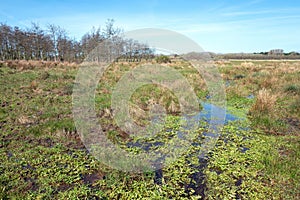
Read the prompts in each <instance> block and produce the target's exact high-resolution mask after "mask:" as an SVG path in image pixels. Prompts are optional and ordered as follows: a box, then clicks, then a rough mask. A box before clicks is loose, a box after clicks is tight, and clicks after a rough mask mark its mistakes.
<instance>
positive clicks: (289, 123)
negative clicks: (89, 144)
mask: <svg viewBox="0 0 300 200" xmlns="http://www.w3.org/2000/svg"><path fill="white" fill-rule="evenodd" d="M150 62H151V63H152V64H155V63H156V61H155V60H152V61H150ZM215 64H216V66H218V68H219V71H220V73H221V76H222V78H223V81H224V84H225V86H226V95H227V96H226V98H227V109H228V112H229V113H232V114H234V115H236V116H238V117H239V118H241V119H242V120H238V121H235V122H231V123H229V124H228V125H226V126H225V127H224V128H223V130H222V133H221V137H220V139H219V141H218V143H217V146H216V148H215V149H214V150H213V151H211V152H210V153H209V156H208V158H206V159H205V161H201V160H200V161H199V160H198V159H197V152H199V149H201V146H191V148H190V149H187V151H186V153H185V154H184V155H182V156H181V157H180V158H179V159H178V160H177V161H176V162H174V163H172V164H171V165H170V166H168V167H165V168H163V170H162V174H163V178H162V179H161V180H157V178H156V177H157V172H147V173H146V172H145V173H144V174H132V173H124V172H120V171H117V170H113V169H110V168H109V167H107V166H105V165H103V164H101V162H99V161H97V160H96V159H95V158H93V157H92V156H91V155H90V154H89V153H88V152H87V151H86V150H85V148H84V145H83V144H82V143H81V140H80V138H79V136H78V134H77V130H76V127H75V126H74V122H73V119H72V96H71V95H72V90H73V82H74V79H75V76H76V73H77V70H78V67H79V66H78V65H77V64H75V63H72V64H66V65H64V64H61V63H53V62H40V61H37V62H32V61H30V62H26V61H19V62H18V63H17V62H15V61H9V62H2V63H0V85H1V87H0V94H1V96H0V103H1V107H0V130H1V136H0V199H11V198H16V199H57V198H59V199H75V198H79V199H141V198H153V199H170V198H173V199H184V198H186V199H191V198H194V199H197V198H200V199H201V197H202V198H204V199H299V198H300V192H299V191H300V180H299V177H300V170H299V166H300V61H270V60H262V61H258V60H257V61H255V60H254V61H245V60H220V61H215ZM137 65H138V63H130V62H122V63H121V62H119V63H113V64H112V65H111V66H110V67H109V68H108V69H107V71H106V72H105V74H104V76H103V77H102V79H101V80H100V82H99V86H98V88H97V93H96V96H95V105H96V108H97V115H98V117H99V120H100V122H101V125H102V127H103V129H104V131H105V132H106V134H107V137H108V138H110V139H111V140H112V141H114V142H115V143H118V144H120V145H123V144H125V143H126V142H128V141H132V140H135V139H137V138H133V139H132V138H130V137H129V136H128V135H127V134H126V133H124V132H122V131H121V130H120V129H119V128H118V127H117V126H116V124H115V122H114V121H113V120H112V110H110V97H111V90H112V88H113V87H114V85H115V84H116V82H117V81H118V80H119V79H120V78H121V77H122V75H124V73H126V72H127V71H129V70H130V69H133V68H134V67H136V66H137ZM163 65H168V66H171V67H173V68H174V69H176V70H178V71H179V72H180V73H181V74H183V75H184V76H185V77H186V78H187V80H188V81H189V82H190V84H191V85H192V86H193V88H194V89H195V93H196V94H197V96H198V98H199V99H201V100H203V101H209V98H208V97H209V92H208V91H207V89H206V86H205V82H204V81H203V80H202V79H201V76H200V75H199V74H197V73H196V71H195V69H194V68H193V67H191V66H190V65H189V64H188V63H187V62H185V61H182V60H176V61H175V60H172V62H171V63H167V64H163ZM131 103H132V106H131V114H132V116H133V117H134V118H135V120H136V121H137V122H138V123H139V124H145V123H147V119H149V116H148V111H149V105H150V104H153V103H160V104H162V105H164V107H165V109H166V111H167V113H168V114H169V115H171V116H169V120H168V123H167V126H169V127H173V128H174V129H176V127H177V126H178V124H177V123H178V114H179V113H178V112H179V105H178V100H176V98H175V97H174V94H172V92H170V91H167V90H166V89H165V88H161V87H158V86H155V85H147V86H144V87H142V88H140V89H139V90H137V91H136V93H134V94H133V95H132V98H131ZM204 131H205V128H199V130H197V134H198V136H199V137H200V138H201V137H203V132H204ZM172 134H174V133H172V132H171V133H170V132H162V133H161V134H160V135H159V136H160V137H156V138H154V139H153V140H154V141H158V142H166V143H167V141H168V138H169V137H172ZM245 138H246V139H245ZM128 151H130V152H133V153H134V152H138V151H141V149H138V148H136V147H130V148H128ZM199 170H200V171H199Z"/></svg>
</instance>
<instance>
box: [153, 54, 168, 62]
mask: <svg viewBox="0 0 300 200" xmlns="http://www.w3.org/2000/svg"><path fill="white" fill-rule="evenodd" d="M155 61H156V62H157V63H170V62H171V59H170V58H169V57H168V56H165V55H161V56H158V57H156V58H155Z"/></svg>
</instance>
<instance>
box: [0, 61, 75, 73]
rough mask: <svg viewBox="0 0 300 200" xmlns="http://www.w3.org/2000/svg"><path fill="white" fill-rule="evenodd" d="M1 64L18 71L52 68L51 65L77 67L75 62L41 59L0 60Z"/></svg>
mask: <svg viewBox="0 0 300 200" xmlns="http://www.w3.org/2000/svg"><path fill="white" fill-rule="evenodd" d="M1 64H2V65H4V66H7V67H10V68H13V69H17V70H18V71H22V70H31V69H35V68H53V67H73V68H75V67H77V66H78V64H77V63H74V62H72V63H69V62H63V63H62V62H54V61H41V60H7V61H2V62H1Z"/></svg>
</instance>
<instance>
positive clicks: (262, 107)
mask: <svg viewBox="0 0 300 200" xmlns="http://www.w3.org/2000/svg"><path fill="white" fill-rule="evenodd" d="M276 99H277V97H276V95H273V94H271V93H270V91H268V90H267V89H265V88H263V89H261V90H259V91H258V94H257V96H256V101H255V103H254V104H253V106H252V107H251V109H250V113H251V114H269V115H270V114H272V113H273V112H274V107H275V103H276Z"/></svg>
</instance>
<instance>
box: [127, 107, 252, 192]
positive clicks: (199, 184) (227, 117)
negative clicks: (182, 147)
mask: <svg viewBox="0 0 300 200" xmlns="http://www.w3.org/2000/svg"><path fill="white" fill-rule="evenodd" d="M201 105H202V107H203V109H202V110H201V112H199V113H198V114H196V115H193V116H189V117H187V116H185V118H186V121H187V123H188V122H189V121H191V123H190V125H191V126H192V125H195V122H201V121H205V122H207V123H208V124H210V130H216V129H217V127H218V126H220V125H224V124H227V123H228V122H230V121H234V120H238V119H240V118H238V117H236V116H234V115H232V114H230V113H227V112H226V109H223V108H221V107H219V106H216V105H213V104H210V103H207V102H201ZM155 121H157V120H156V119H154V120H153V122H154V123H155ZM191 126H189V124H187V125H186V127H183V128H184V129H186V130H189V127H191ZM181 134H183V133H181V132H180V131H178V132H177V136H178V137H180V135H181ZM203 135H205V136H209V137H216V136H218V135H216V134H215V133H210V132H205V133H203ZM202 143H203V140H202V139H199V142H193V143H192V145H194V146H201V144H202ZM163 145H164V142H155V143H147V142H143V143H139V142H129V143H127V147H139V148H142V149H143V150H145V151H149V150H150V151H151V148H152V147H158V146H163ZM247 150H248V148H244V147H243V148H241V151H242V152H246V151H247ZM196 154H197V155H198V159H199V165H194V166H193V165H192V166H191V167H192V168H193V169H195V172H194V173H193V174H191V179H192V180H193V181H191V183H187V184H186V185H184V187H185V190H186V191H189V190H190V189H193V190H194V191H195V192H194V194H192V195H201V196H202V198H205V197H204V195H205V193H204V192H205V190H206V185H205V183H204V180H205V175H204V173H203V170H204V169H205V168H206V166H207V163H208V160H209V157H203V156H202V154H201V152H198V153H197V152H196ZM161 159H162V160H163V158H161ZM162 178H163V170H162V169H160V168H159V169H158V170H156V171H155V176H154V182H155V183H156V184H158V185H161V184H162Z"/></svg>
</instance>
